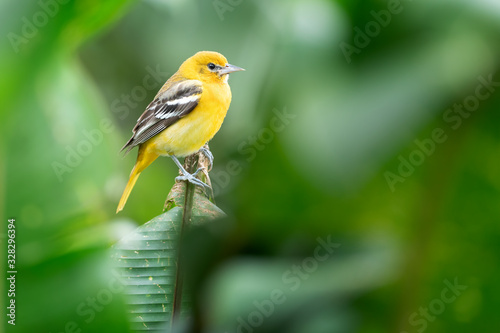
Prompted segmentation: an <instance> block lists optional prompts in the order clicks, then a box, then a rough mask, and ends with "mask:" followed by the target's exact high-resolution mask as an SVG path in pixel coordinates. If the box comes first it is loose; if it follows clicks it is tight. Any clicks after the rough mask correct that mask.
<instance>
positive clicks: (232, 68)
mask: <svg viewBox="0 0 500 333" xmlns="http://www.w3.org/2000/svg"><path fill="white" fill-rule="evenodd" d="M239 71H244V69H243V68H241V67H238V66H235V65H231V64H227V65H226V66H225V67H222V68H221V69H219V75H224V74H229V73H233V72H239Z"/></svg>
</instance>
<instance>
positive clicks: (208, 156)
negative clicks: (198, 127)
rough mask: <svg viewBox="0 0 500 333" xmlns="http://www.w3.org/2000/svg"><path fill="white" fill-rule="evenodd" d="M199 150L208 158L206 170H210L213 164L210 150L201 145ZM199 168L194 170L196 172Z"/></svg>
mask: <svg viewBox="0 0 500 333" xmlns="http://www.w3.org/2000/svg"><path fill="white" fill-rule="evenodd" d="M200 151H201V152H202V153H203V155H205V156H206V158H207V159H208V162H209V166H208V171H210V170H212V167H213V165H214V155H213V154H212V152H211V151H210V150H208V149H207V148H205V147H202V148H200ZM199 170H200V169H198V170H197V171H196V172H198V171H199Z"/></svg>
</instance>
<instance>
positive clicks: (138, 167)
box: [116, 146, 158, 213]
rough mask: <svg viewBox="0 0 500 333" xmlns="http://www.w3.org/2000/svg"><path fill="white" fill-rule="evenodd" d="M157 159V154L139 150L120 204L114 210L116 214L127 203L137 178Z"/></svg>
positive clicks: (142, 148) (142, 149) (141, 148)
mask: <svg viewBox="0 0 500 333" xmlns="http://www.w3.org/2000/svg"><path fill="white" fill-rule="evenodd" d="M157 157H158V154H156V153H152V152H150V151H149V150H148V149H146V148H145V147H144V146H142V147H140V148H139V154H138V155H137V161H136V162H135V165H134V168H133V169H132V172H131V173H130V178H129V179H128V182H127V186H125V190H124V191H123V194H122V197H121V199H120V202H119V203H118V208H116V213H118V212H120V211H121V210H122V209H123V207H124V206H125V204H126V203H127V199H128V197H129V195H130V192H132V189H133V188H134V185H135V182H136V181H137V179H138V178H139V176H140V174H141V172H142V171H144V169H146V168H147V167H148V166H149V165H150V164H151V163H153V161H154V160H156V158H157Z"/></svg>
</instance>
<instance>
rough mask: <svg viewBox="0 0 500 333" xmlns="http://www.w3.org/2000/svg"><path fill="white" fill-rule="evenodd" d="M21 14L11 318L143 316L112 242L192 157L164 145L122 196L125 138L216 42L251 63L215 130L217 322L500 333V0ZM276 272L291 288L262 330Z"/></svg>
mask: <svg viewBox="0 0 500 333" xmlns="http://www.w3.org/2000/svg"><path fill="white" fill-rule="evenodd" d="M0 12H1V13H2V14H1V20H0V22H1V23H0V27H1V35H2V37H1V42H0V43H1V44H0V60H1V62H0V73H1V74H0V101H1V105H0V106H1V108H0V126H1V128H0V130H1V138H2V139H1V140H0V212H1V214H0V215H1V216H2V226H3V227H2V230H1V231H0V234H1V235H2V241H3V244H4V245H3V246H2V248H3V249H6V246H5V241H6V239H7V238H6V235H7V227H6V225H7V219H8V218H15V219H16V222H15V224H16V268H17V271H18V274H17V280H16V306H17V307H16V309H17V317H16V326H15V327H11V325H8V324H7V323H6V321H7V320H6V316H5V314H4V312H2V318H3V319H2V325H3V326H4V327H5V328H6V330H7V331H9V332H10V331H12V332H53V333H55V332H65V331H67V332H71V331H75V332H77V331H78V330H81V332H125V331H127V329H128V327H129V325H128V323H127V316H126V310H125V307H124V305H123V300H122V296H121V294H120V292H119V288H118V287H117V285H115V282H116V281H115V277H114V276H113V275H112V273H111V266H110V263H109V252H108V249H109V247H110V246H111V245H112V244H114V243H115V242H117V241H118V240H119V239H121V238H122V237H124V236H125V235H127V234H128V233H130V232H131V231H132V230H134V228H135V227H137V226H138V225H141V224H143V223H145V222H146V221H148V220H150V219H152V218H153V217H155V216H157V215H159V214H160V213H161V212H162V207H163V203H164V201H165V198H166V196H167V194H168V192H169V189H170V188H171V186H172V185H173V183H174V177H175V176H176V174H177V169H176V167H175V165H174V163H172V161H171V160H170V159H168V158H162V159H159V160H158V161H157V162H155V163H154V164H153V165H151V166H150V167H149V168H148V169H147V171H145V172H144V173H143V174H142V176H141V178H140V179H139V181H138V183H137V185H136V187H135V188H134V191H133V192H132V195H131V197H130V199H129V202H128V204H127V206H126V207H125V210H124V211H123V212H121V213H120V214H118V215H115V209H116V205H117V202H118V200H119V197H120V195H121V192H122V190H123V188H124V185H125V182H126V180H127V177H128V174H129V172H130V170H131V169H132V166H133V163H134V161H135V154H136V153H135V152H132V153H131V154H130V155H127V156H126V157H124V158H123V157H122V156H121V155H120V154H118V151H119V149H120V148H121V146H122V145H123V144H124V143H125V142H126V140H127V139H128V138H129V137H130V135H131V129H132V127H133V125H134V124H135V121H136V120H137V118H138V117H139V116H140V114H141V113H142V112H143V110H144V109H145V107H146V106H147V104H148V103H149V102H150V101H151V100H152V98H153V97H154V95H155V94H156V92H157V90H158V89H159V88H160V87H161V85H162V84H163V82H164V81H165V80H166V79H167V78H168V77H169V76H170V75H172V74H173V73H174V72H175V71H176V70H177V68H178V66H179V65H180V63H181V62H182V61H183V60H184V59H186V58H187V57H189V56H191V55H193V54H194V53H196V52H197V51H200V50H213V51H218V52H221V53H223V54H224V55H225V56H226V57H227V58H228V60H229V62H230V63H232V64H234V65H237V66H240V67H243V68H245V69H246V72H241V73H235V74H232V75H231V79H230V81H229V82H230V85H231V88H232V92H233V101H232V104H231V107H230V110H229V113H228V115H227V117H226V120H225V122H224V125H223V126H222V129H221V130H220V132H219V133H218V134H217V135H216V136H215V138H214V139H213V140H212V141H211V143H210V146H211V149H212V152H213V154H214V156H215V167H214V169H213V170H212V172H211V177H212V182H213V183H214V189H215V190H216V192H217V196H216V201H217V205H218V206H219V207H220V208H221V209H223V210H224V211H225V212H226V213H227V214H228V218H227V219H225V220H224V221H220V222H214V223H213V225H211V226H207V227H206V228H205V229H201V230H198V231H196V232H195V233H194V234H193V237H192V239H191V241H192V243H191V244H192V246H191V247H190V249H191V251H192V253H190V254H189V255H190V258H191V260H192V267H193V268H192V271H191V272H190V274H191V277H193V279H192V280H193V281H192V284H193V286H194V288H195V291H196V293H195V299H194V307H195V317H196V318H197V321H198V322H199V326H198V328H197V330H199V331H203V332H226V331H227V332H235V331H237V330H238V326H239V325H240V328H239V329H240V331H242V332H249V331H252V332H365V333H377V332H381V333H382V332H420V333H421V332H424V331H425V332H429V333H431V332H496V331H498V328H499V327H500V317H499V316H498V310H499V299H500V287H499V285H498V279H499V276H500V266H499V265H498V262H499V261H500V253H499V251H500V227H499V225H500V224H499V222H500V205H499V202H500V131H499V124H500V117H499V113H498V110H496V109H498V107H499V106H500V94H499V93H498V92H497V91H496V90H498V88H499V85H500V84H499V83H497V82H500V77H499V76H498V75H496V73H497V70H498V67H499V64H500V62H499V59H500V44H499V43H498V41H499V38H500V34H499V33H500V23H499V22H500V6H499V5H498V4H497V3H496V2H495V1H486V0H480V1H479V0H478V1H465V0H461V1H456V0H454V1H452V0H439V1H436V0H432V1H431V0H419V1H401V2H399V1H394V0H392V1H388V2H386V1H375V0H372V1H360V0H356V1H354V0H350V1H347V0H346V1H341V0H339V1H327V0H291V1H286V0H255V1H251V0H232V1H230V0H216V1H201V0H199V1H195V0H190V1H180V0H170V1H167V0H165V1H160V0H149V1H141V2H132V1H97V0H82V1H63V0H61V2H57V1H56V0H45V1H43V0H42V1H40V2H36V1H13V0H11V1H4V2H2V4H0ZM152 73H155V74H154V75H153V74H152ZM485 81H490V82H492V83H490V84H486V85H485V83H484V82H485ZM463 104H465V105H464V106H461V105H463ZM468 110H470V111H468ZM284 115H287V116H284ZM318 238H320V239H322V240H323V241H326V240H328V239H329V240H331V242H332V243H335V244H336V245H337V247H336V248H335V250H334V251H333V253H331V254H329V256H328V258H327V259H326V260H325V261H318V260H316V259H310V257H311V256H313V255H314V253H315V249H316V248H317V246H319V245H320V244H321V242H319V241H318ZM325 253H326V252H325ZM308 258H309V259H308ZM5 259H6V255H2V259H1V260H2V262H3V263H5ZM294 265H299V266H294ZM304 265H305V266H304ZM308 265H309V266H308ZM300 266H302V267H303V268H302V270H301V273H297V272H295V273H294V271H293V267H300ZM2 267H6V266H5V265H2ZM307 270H309V272H308V271H307ZM289 271H292V273H290V272H289ZM304 272H305V273H304ZM288 274H291V275H288ZM292 275H293V277H294V279H295V280H293V281H294V282H293V283H292V282H290V280H287V278H286V277H288V278H290V277H291V276H292ZM5 281H6V280H4V282H3V286H2V287H3V288H2V299H3V300H4V301H3V303H2V307H1V308H2V310H3V311H5V307H6V304H7V296H6V293H7V292H6V288H5V287H7V285H6V284H5ZM287 281H288V282H287ZM449 283H451V284H453V283H458V284H459V285H460V286H465V287H466V288H465V287H463V288H462V289H461V290H460V291H457V290H455V291H456V294H452V293H450V291H451V289H450V287H449V286H448V284H449ZM294 286H296V287H297V288H295V289H294V288H292V287H294ZM292 289H293V290H292ZM109 290H111V292H109ZM272 290H281V291H283V292H284V293H285V295H286V296H285V297H286V301H284V302H283V303H280V304H277V303H276V304H275V305H274V308H273V311H272V313H271V314H270V315H269V316H266V315H265V314H266V311H262V310H261V311H260V316H261V317H262V318H263V317H265V318H263V320H262V323H259V324H258V325H254V326H255V327H254V326H252V327H250V328H248V327H247V328H242V327H243V326H241V325H242V324H241V320H243V321H245V322H246V323H247V324H248V323H249V321H252V318H251V317H252V313H254V312H255V311H256V309H258V306H256V305H255V303H254V302H257V303H258V304H262V302H264V301H265V300H270V299H271V298H272V297H271V295H272ZM110 295H111V296H110ZM451 295H455V296H456V297H452V298H453V300H451V298H450V297H451ZM110 297H111V298H110ZM95 300H97V301H95ZM93 302H94V303H93ZM95 302H97V303H95ZM92 304H94V306H93V305H92ZM266 304H268V303H266ZM422 309H423V310H422ZM425 309H428V310H425ZM422 311H423V312H422ZM425 311H427V313H428V314H427V315H425V314H424V312H425ZM254 316H255V318H253V320H255V321H256V322H257V321H259V320H257V319H258V318H259V315H254ZM249 317H250V318H249ZM256 318H257V319H256ZM240 319H241V320H240ZM239 320H240V321H239ZM200 327H201V328H200ZM192 330H195V328H193V329H192Z"/></svg>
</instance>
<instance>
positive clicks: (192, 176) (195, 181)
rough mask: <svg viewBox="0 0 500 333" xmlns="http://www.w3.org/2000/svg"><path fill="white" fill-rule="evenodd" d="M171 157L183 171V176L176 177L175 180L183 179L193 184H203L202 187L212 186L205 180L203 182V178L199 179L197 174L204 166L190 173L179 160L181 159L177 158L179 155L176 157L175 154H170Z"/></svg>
mask: <svg viewBox="0 0 500 333" xmlns="http://www.w3.org/2000/svg"><path fill="white" fill-rule="evenodd" d="M170 157H171V158H172V159H173V160H174V162H175V164H176V165H177V167H178V168H179V169H180V170H181V173H182V176H178V177H176V178H175V180H179V181H181V180H187V181H188V182H190V183H191V184H194V185H198V186H201V187H204V188H210V186H208V185H207V184H205V183H204V182H202V181H201V180H199V179H198V178H196V175H197V174H198V172H200V171H201V170H202V168H199V169H198V170H196V171H195V172H194V173H193V174H190V173H189V172H187V171H186V169H184V167H183V166H182V164H181V163H180V162H179V160H178V159H177V157H175V155H170Z"/></svg>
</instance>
